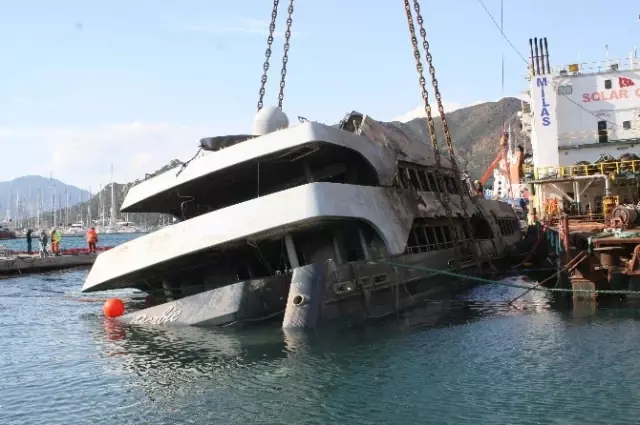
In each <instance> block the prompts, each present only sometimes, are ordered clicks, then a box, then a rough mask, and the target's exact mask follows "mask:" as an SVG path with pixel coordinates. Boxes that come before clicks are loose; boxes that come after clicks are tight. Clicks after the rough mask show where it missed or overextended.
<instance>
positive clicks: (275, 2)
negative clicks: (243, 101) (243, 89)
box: [258, 0, 280, 112]
mask: <svg viewBox="0 0 640 425" xmlns="http://www.w3.org/2000/svg"><path fill="white" fill-rule="evenodd" d="M279 3H280V0H273V10H272V11H271V24H269V36H268V37H267V50H265V52H264V58H265V59H264V65H262V69H263V73H262V78H261V79H260V98H259V100H258V112H260V110H261V109H262V107H263V106H264V104H263V100H264V93H265V85H266V84H267V72H268V71H269V59H270V58H271V45H272V44H273V33H274V31H275V30H276V19H277V18H278V4H279Z"/></svg>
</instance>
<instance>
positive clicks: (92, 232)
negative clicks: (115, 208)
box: [87, 227, 98, 254]
mask: <svg viewBox="0 0 640 425" xmlns="http://www.w3.org/2000/svg"><path fill="white" fill-rule="evenodd" d="M96 243H98V233H97V232H96V228H95V227H92V228H91V229H89V230H88V231H87V244H88V245H89V253H90V254H91V253H95V252H96Z"/></svg>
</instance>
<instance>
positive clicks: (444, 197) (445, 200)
mask: <svg viewBox="0 0 640 425" xmlns="http://www.w3.org/2000/svg"><path fill="white" fill-rule="evenodd" d="M404 10H405V12H406V14H407V23H408V24H409V35H410V36H411V44H412V45H413V57H414V58H415V60H416V70H417V71H418V77H419V79H418V82H419V83H420V88H421V90H422V99H423V100H424V111H425V114H426V116H427V125H428V128H429V137H430V138H431V144H432V145H433V156H434V159H435V163H436V168H435V174H436V182H437V183H438V185H439V186H441V187H440V190H438V191H436V193H437V194H438V197H439V198H440V203H441V204H442V206H443V207H444V209H445V212H446V215H447V217H448V218H449V222H450V223H449V224H450V226H451V228H452V229H456V226H455V225H454V223H453V217H452V216H453V214H452V212H451V205H450V204H451V199H450V198H449V193H448V191H447V188H446V184H445V181H444V178H443V177H444V176H443V173H442V163H441V161H440V149H439V146H438V136H437V135H436V126H435V123H434V122H433V115H432V114H431V105H429V92H428V91H427V86H426V80H425V78H424V73H423V71H424V68H423V66H422V60H421V59H420V56H421V55H420V48H419V47H418V38H417V37H416V28H415V26H414V24H413V15H412V13H411V4H410V3H409V0H404ZM425 35H426V33H425ZM457 233H458V232H456V231H454V232H453V236H454V238H455V242H456V247H459V244H458V234H457Z"/></svg>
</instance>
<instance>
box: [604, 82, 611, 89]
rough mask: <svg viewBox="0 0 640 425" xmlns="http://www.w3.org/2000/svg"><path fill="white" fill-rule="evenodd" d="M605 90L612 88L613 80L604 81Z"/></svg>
mask: <svg viewBox="0 0 640 425" xmlns="http://www.w3.org/2000/svg"><path fill="white" fill-rule="evenodd" d="M604 88H605V89H610V88H611V80H604Z"/></svg>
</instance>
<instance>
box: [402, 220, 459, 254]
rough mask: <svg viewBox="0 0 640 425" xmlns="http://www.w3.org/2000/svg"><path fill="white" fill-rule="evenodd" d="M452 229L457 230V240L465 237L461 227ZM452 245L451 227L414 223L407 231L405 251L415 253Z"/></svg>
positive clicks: (451, 246)
mask: <svg viewBox="0 0 640 425" xmlns="http://www.w3.org/2000/svg"><path fill="white" fill-rule="evenodd" d="M453 231H455V232H458V235H457V236H458V239H459V240H466V239H467V238H464V237H462V235H464V234H465V233H466V232H464V231H462V229H461V228H459V227H455V228H454V229H453ZM454 246H455V242H454V235H453V234H452V229H451V227H449V226H448V225H446V224H442V225H434V224H424V223H414V225H413V226H412V227H411V232H410V233H409V240H408V241H407V250H406V251H407V253H408V254H415V253H418V252H427V251H436V250H439V249H447V248H453V247H454Z"/></svg>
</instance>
